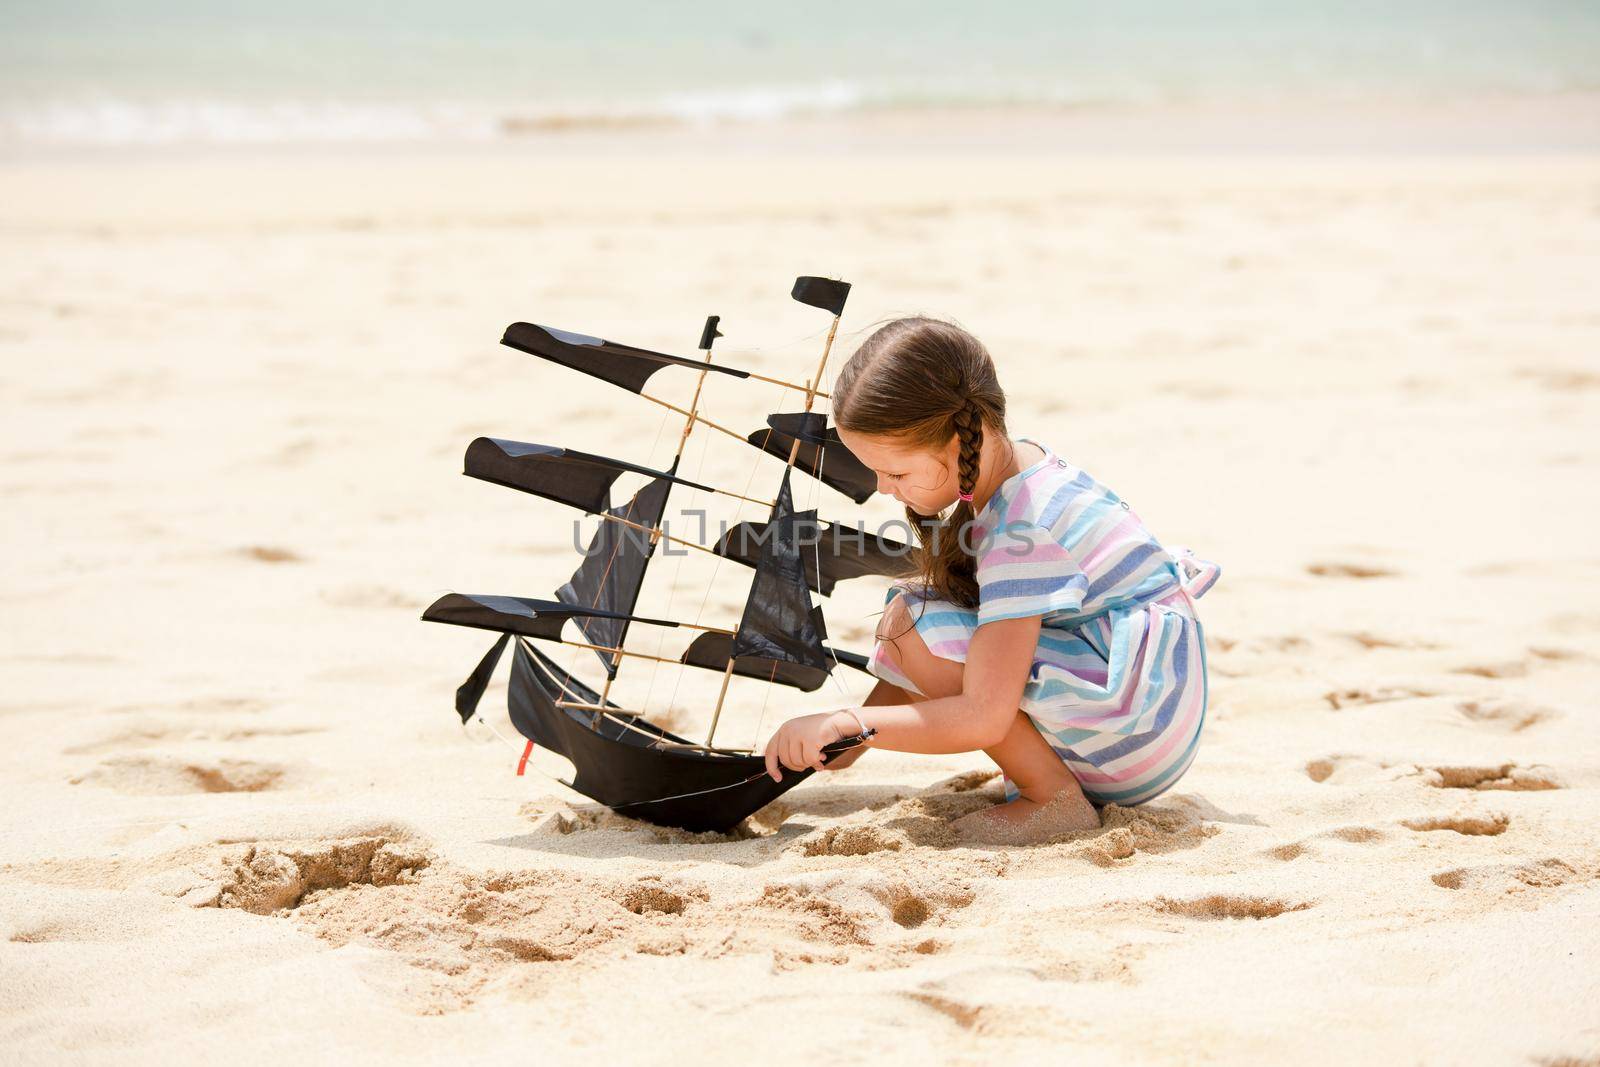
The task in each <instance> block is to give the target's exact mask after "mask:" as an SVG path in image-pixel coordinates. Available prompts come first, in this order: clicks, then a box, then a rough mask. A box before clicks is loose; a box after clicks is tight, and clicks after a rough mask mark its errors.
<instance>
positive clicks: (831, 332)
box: [706, 313, 841, 745]
mask: <svg viewBox="0 0 1600 1067" xmlns="http://www.w3.org/2000/svg"><path fill="white" fill-rule="evenodd" d="M840 317H841V315H840V314H839V313H835V314H834V316H833V321H832V322H831V323H829V324H828V339H827V340H826V341H824V342H823V343H822V358H821V359H820V360H818V361H817V370H816V373H815V374H813V375H812V376H811V377H810V378H808V379H806V406H805V410H806V411H807V412H810V411H811V407H812V405H813V404H814V403H815V402H816V390H817V387H818V386H820V385H821V384H822V376H823V375H824V374H826V373H827V372H828V357H829V356H830V355H832V353H833V341H834V338H835V337H837V336H838V334H839V319H840ZM763 443H764V442H763ZM799 454H800V438H799V437H798V436H797V437H796V438H795V439H794V442H793V443H792V444H791V445H790V446H789V457H788V458H787V459H786V460H784V463H783V477H784V481H785V482H787V481H788V478H789V471H790V470H791V469H792V468H793V467H794V465H795V458H796V457H797V456H799ZM817 469H818V471H820V470H821V465H820V464H819V465H818V468H817ZM781 485H782V483H780V488H781ZM790 503H791V517H792V504H793V496H792V495H791V497H790ZM802 584H804V581H803V580H802ZM752 588H753V586H752ZM807 599H808V600H809V599H810V594H809V593H808V594H807ZM741 621H742V620H741ZM736 640H737V638H736ZM732 651H733V650H732V648H731V647H730V648H729V653H730V654H729V656H728V667H727V671H726V673H724V674H723V676H722V692H720V693H718V694H717V706H716V708H715V710H713V711H712V713H711V729H710V731H708V732H707V734H706V744H708V745H709V744H711V743H712V742H713V741H714V740H716V736H717V722H718V721H719V720H720V719H721V718H722V704H723V701H724V700H726V699H727V695H728V682H729V681H730V680H731V679H732V678H733V660H734V657H733V655H732V654H731V653H732Z"/></svg>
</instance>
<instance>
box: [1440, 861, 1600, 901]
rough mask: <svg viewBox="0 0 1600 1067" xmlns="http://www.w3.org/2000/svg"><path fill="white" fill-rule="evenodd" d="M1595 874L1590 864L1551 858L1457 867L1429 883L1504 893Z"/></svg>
mask: <svg viewBox="0 0 1600 1067" xmlns="http://www.w3.org/2000/svg"><path fill="white" fill-rule="evenodd" d="M1596 877H1600V868H1596V867H1595V866H1594V865H1592V864H1591V865H1589V866H1586V867H1585V866H1576V865H1574V864H1571V863H1568V862H1567V861H1566V860H1563V859H1557V858H1554V857H1552V858H1550V859H1542V860H1531V861H1529V862H1526V863H1504V864H1492V865H1488V866H1483V867H1457V868H1455V869H1454V870H1449V871H1440V872H1439V873H1438V874H1436V875H1434V876H1433V884H1434V885H1436V886H1438V887H1439V888H1441V889H1456V890H1460V889H1476V890H1487V891H1491V892H1493V893H1495V894H1497V895H1504V894H1509V893H1520V892H1523V891H1524V890H1528V889H1554V888H1556V887H1558V886H1563V885H1568V884H1571V883H1573V882H1580V881H1588V880H1591V879H1594V878H1596Z"/></svg>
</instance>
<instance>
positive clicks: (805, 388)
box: [701, 370, 828, 400]
mask: <svg viewBox="0 0 1600 1067" xmlns="http://www.w3.org/2000/svg"><path fill="white" fill-rule="evenodd" d="M701 373H704V372H703V371H702V372H701ZM745 373H746V374H747V375H749V376H750V377H752V378H754V379H755V380H756V381H758V382H771V383H772V384H773V385H781V386H784V387H785V388H788V389H793V390H794V391H795V392H797V393H810V394H811V395H812V396H820V397H822V399H824V400H826V399H828V394H827V393H824V392H822V391H821V390H820V389H813V388H811V386H809V385H796V384H794V383H793V382H786V381H784V380H783V379H781V378H768V377H767V376H766V375H765V374H757V373H756V372H755V371H753V370H752V371H745Z"/></svg>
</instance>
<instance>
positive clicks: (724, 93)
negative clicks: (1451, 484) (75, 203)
mask: <svg viewBox="0 0 1600 1067" xmlns="http://www.w3.org/2000/svg"><path fill="white" fill-rule="evenodd" d="M1596 88H1600V2H1597V0H1394V2H1389V3H1377V2H1368V0H1226V2H1222V0H1209V2H1208V0H1101V2H1093V0H985V2H983V3H969V4H940V3H935V2H931V0H918V2H910V0H878V2H873V0H852V2H845V0H791V2H783V3H778V2H771V0H740V2H730V0H700V2H693V3H670V2H665V0H627V2H613V3H604V2H587V3H584V2H573V0H569V2H563V3H544V2H529V0H521V2H512V0H451V2H448V3H446V2H421V0H390V2H377V0H364V2H360V0H346V2H337V0H334V2H329V0H274V2H272V3H259V2H258V3H248V4H247V3H233V2H228V0H140V2H138V3H125V2H116V0H39V2H35V3H21V2H17V0H0V150H6V149H10V150H16V149H19V148H24V147H27V146H32V145H116V144H154V145H160V144H241V143H242V144H270V143H296V142H361V141H391V142H405V141H422V142H433V141H478V142H488V141H497V140H508V139H516V138H518V137H522V136H525V135H527V134H529V133H530V132H538V131H548V130H551V129H566V128H574V127H586V126H595V127H606V126H612V125H620V126H629V125H635V124H641V125H659V124H678V123H687V124H695V123H710V122H717V121H724V120H734V121H747V122H748V121H762V120H771V119H779V118H784V117H788V116H797V115H815V114H830V113H847V112H863V111H874V110H878V111H882V110H895V109H929V108H963V107H1001V108H1004V107H1046V108H1081V109H1095V108H1123V109H1130V108H1131V109H1137V108H1140V107H1143V106H1150V105H1165V104H1182V103H1188V102H1215V101H1223V102H1226V101H1266V100H1270V101H1281V100H1284V99H1295V98H1303V99H1308V100H1322V101H1330V100H1331V101H1341V100H1353V101H1361V100H1420V99H1427V98H1438V97H1452V96H1464V95H1466V96H1470V95H1473V94H1514V95H1516V94H1524V95H1525V94H1552V93H1563V92H1574V91H1579V92H1581V91H1590V90H1594V89H1596Z"/></svg>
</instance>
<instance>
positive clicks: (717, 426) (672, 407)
mask: <svg viewBox="0 0 1600 1067" xmlns="http://www.w3.org/2000/svg"><path fill="white" fill-rule="evenodd" d="M700 373H701V374H704V373H705V371H701V372H700ZM639 395H640V396H642V397H644V398H645V399H646V400H648V401H650V403H652V404H660V405H661V406H662V407H664V408H666V409H667V410H668V411H676V412H677V413H678V414H679V415H685V416H688V417H689V418H690V419H692V420H694V421H695V422H698V423H702V424H703V425H706V426H709V427H711V428H712V429H713V430H721V431H722V432H723V433H725V434H727V435H728V436H729V437H731V438H733V439H734V440H736V441H741V442H743V443H744V444H749V443H750V442H749V441H747V440H745V436H744V434H742V433H740V432H739V431H737V430H730V429H728V428H727V427H726V426H724V425H722V424H721V423H720V422H712V421H711V420H710V419H708V418H706V417H705V416H704V415H699V414H696V413H695V412H693V411H689V410H686V409H684V408H680V407H679V406H678V405H676V404H673V403H670V402H668V401H666V400H662V399H661V398H660V397H659V396H651V395H650V394H649V393H640V394H639Z"/></svg>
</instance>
